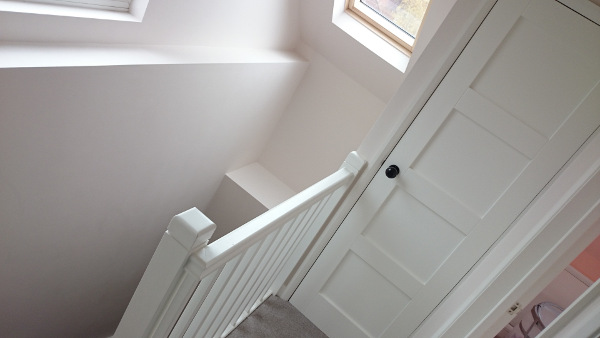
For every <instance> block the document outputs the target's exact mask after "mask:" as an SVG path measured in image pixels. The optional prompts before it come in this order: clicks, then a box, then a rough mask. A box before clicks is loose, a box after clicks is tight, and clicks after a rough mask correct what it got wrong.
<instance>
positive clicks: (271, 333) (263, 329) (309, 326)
mask: <svg viewBox="0 0 600 338" xmlns="http://www.w3.org/2000/svg"><path fill="white" fill-rule="evenodd" d="M269 337H276V338H327V336H326V335H325V334H324V333H323V332H322V331H321V330H319V329H318V328H317V327H316V326H315V325H314V324H313V323H311V322H310V320H308V319H307V318H306V317H304V315H303V314H302V313H300V311H298V310H297V309H296V308H295V307H294V306H293V305H292V304H290V303H289V302H287V301H285V300H283V299H281V298H279V297H277V296H271V297H269V298H268V299H267V300H266V301H265V302H264V303H263V304H261V305H260V306H259V307H258V308H257V309H256V310H254V312H252V314H251V315H250V316H248V318H246V319H245V320H244V321H243V322H242V323H241V324H240V325H238V327H237V328H235V330H233V331H232V332H231V333H230V334H229V335H228V336H227V338H269Z"/></svg>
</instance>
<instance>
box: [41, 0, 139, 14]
mask: <svg viewBox="0 0 600 338" xmlns="http://www.w3.org/2000/svg"><path fill="white" fill-rule="evenodd" d="M30 1H31V2H37V3H46V4H53V5H63V6H75V7H83V8H97V9H103V10H109V11H118V12H128V11H129V5H130V3H131V0H30Z"/></svg>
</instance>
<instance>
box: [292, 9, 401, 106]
mask: <svg viewBox="0 0 600 338" xmlns="http://www.w3.org/2000/svg"><path fill="white" fill-rule="evenodd" d="M332 11H333V0H303V1H302V3H301V5H300V36H301V39H302V41H304V42H305V43H306V44H307V45H309V46H310V47H311V48H312V49H314V50H315V51H317V52H318V53H319V54H321V55H322V56H324V57H325V58H326V59H327V60H329V61H330V62H331V63H333V64H335V66H336V67H337V68H338V69H339V70H341V71H342V72H344V73H345V74H346V75H347V76H348V77H349V78H351V79H353V80H354V81H355V82H356V83H359V84H360V85H361V86H363V87H364V88H365V89H366V90H368V91H369V92H370V93H371V94H372V95H375V96H376V97H378V98H379V100H381V101H383V102H387V101H388V100H389V99H390V98H391V97H392V95H393V94H394V93H395V92H396V90H397V89H398V87H399V86H400V83H401V82H402V79H403V77H404V76H403V74H402V73H401V72H400V71H398V70H397V69H396V68H394V67H392V66H391V65H389V64H388V63H387V62H385V61H383V60H382V59H381V58H379V57H378V56H377V55H375V54H374V53H373V52H371V51H370V50H368V49H367V48H365V47H364V46H362V45H361V44H360V43H358V42H357V41H356V40H354V38H352V37H351V36H349V35H348V34H346V33H345V32H343V31H342V30H341V29H340V28H338V27H337V26H336V25H334V24H333V23H332V22H331V18H332Z"/></svg>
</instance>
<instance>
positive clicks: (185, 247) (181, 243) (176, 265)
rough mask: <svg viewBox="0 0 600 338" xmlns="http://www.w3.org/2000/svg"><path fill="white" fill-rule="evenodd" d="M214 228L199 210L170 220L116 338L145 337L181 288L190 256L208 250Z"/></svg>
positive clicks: (184, 213)
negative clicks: (203, 248)
mask: <svg viewBox="0 0 600 338" xmlns="http://www.w3.org/2000/svg"><path fill="white" fill-rule="evenodd" d="M215 228H216V226H215V224H214V223H213V222H212V221H211V220H210V219H208V217H206V216H205V215H204V214H203V213H201V212H200V211H199V210H198V209H196V208H192V209H189V210H187V211H184V212H182V213H180V214H178V215H176V216H175V217H173V219H172V220H171V222H170V223H169V226H168V227H167V231H166V232H165V233H164V235H163V237H162V239H161V240H160V243H159V244H158V247H157V248H156V251H155V252H154V255H153V256H152V259H151V260H150V263H149V264H148V267H147V268H146V271H145V272H144V275H143V276H142V280H141V281H140V283H139V285H138V287H137V289H136V290H135V293H134V295H133V297H132V298H131V301H130V302H129V306H128V307H127V310H125V314H124V315H123V318H122V319H121V322H120V323H119V326H118V327H117V331H116V332H115V335H114V337H115V338H118V337H123V338H125V337H146V336H148V335H150V334H151V330H152V329H153V327H154V326H155V324H156V321H157V320H158V319H159V317H161V316H162V315H163V309H164V308H165V307H168V306H169V304H167V303H168V302H169V301H170V299H171V298H172V297H171V296H172V294H173V293H174V292H176V291H177V290H176V289H177V288H179V287H180V286H179V285H178V284H180V283H179V281H180V279H181V277H182V275H183V267H184V265H185V263H186V262H187V260H188V257H189V256H190V254H191V253H193V252H195V251H196V250H199V249H201V248H202V247H204V246H206V245H207V243H208V240H209V239H210V237H211V236H212V234H213V232H214V231H215Z"/></svg>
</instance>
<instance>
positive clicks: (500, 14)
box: [291, 0, 600, 338]
mask: <svg viewBox="0 0 600 338" xmlns="http://www.w3.org/2000/svg"><path fill="white" fill-rule="evenodd" d="M599 80H600V27H599V26H598V25H596V24H594V23H593V22H591V21H589V20H587V19H585V18H583V17H582V16H580V15H578V14H577V13H575V12H573V11H571V10H570V9H568V8H567V7H565V6H563V5H561V4H560V3H558V2H555V1H550V0H533V1H531V2H528V1H522V0H508V1H502V0H501V1H499V2H498V3H497V4H496V5H495V7H494V9H493V10H492V12H491V13H490V15H489V16H488V18H487V19H486V20H485V21H484V23H483V24H482V26H481V27H480V28H479V30H478V31H477V33H476V34H475V36H474V37H473V39H472V40H471V42H470V43H469V45H468V46H467V48H466V49H465V50H464V51H463V53H462V54H461V56H460V57H459V58H458V60H457V62H456V63H455V64H454V66H453V67H452V69H451V70H450V72H449V73H448V75H447V76H446V77H445V78H444V80H443V81H442V83H441V84H440V86H439V87H438V89H437V90H436V92H435V93H434V94H433V96H432V97H431V98H430V100H429V101H428V103H427V104H426V106H425V107H424V108H423V110H422V111H421V113H420V114H419V116H418V117H417V119H416V120H415V121H414V122H413V124H412V125H411V127H410V128H409V129H408V131H407V132H406V134H405V135H404V136H403V137H402V139H401V140H400V142H399V143H398V145H397V146H396V148H395V149H394V151H393V152H392V153H391V155H390V156H389V158H388V160H387V161H386V163H385V164H384V165H383V166H382V168H381V170H380V171H379V173H378V174H377V175H376V176H375V178H374V179H373V181H372V182H371V183H370V185H369V186H368V188H367V189H366V190H365V192H364V193H363V195H362V196H361V198H360V199H359V201H358V202H357V204H356V205H355V207H354V208H353V209H352V211H351V212H350V214H349V215H348V217H347V218H346V220H345V221H344V223H343V224H342V226H341V227H340V229H339V230H338V232H337V233H336V234H335V235H334V237H333V239H332V240H331V242H330V244H329V245H328V246H327V247H326V248H325V250H324V252H323V253H322V255H321V256H320V257H319V259H318V260H317V262H316V263H315V265H314V266H313V268H312V269H311V270H310V271H309V273H308V275H307V277H306V278H305V280H304V281H303V282H302V284H301V285H300V287H299V288H298V290H297V291H296V292H295V293H294V295H293V297H292V299H291V302H292V304H294V305H295V306H296V307H297V308H298V309H299V310H300V311H301V312H302V313H303V314H304V315H306V316H307V317H308V318H309V319H310V320H311V321H313V322H314V323H315V324H316V325H317V326H318V327H319V328H321V329H322V330H323V331H324V332H325V333H326V334H327V335H329V336H330V337H332V338H335V337H343V338H347V337H406V336H409V335H410V334H411V333H412V332H413V331H414V330H415V329H416V328H417V327H418V326H419V324H420V323H421V322H422V321H423V320H424V319H425V318H426V317H427V315H428V314H429V313H430V312H431V311H432V310H433V309H434V308H435V307H436V305H437V304H439V302H440V301H441V300H442V299H443V297H444V296H445V295H446V294H448V292H450V290H451V289H452V288H453V287H454V286H455V285H456V284H457V283H458V282H459V281H460V279H461V277H462V276H464V275H465V273H466V272H468V270H469V269H470V268H471V267H472V266H473V265H474V264H475V263H476V262H477V260H478V259H479V258H480V257H481V256H482V255H483V254H484V253H485V251H486V250H487V249H488V248H489V247H490V246H491V245H492V244H493V243H494V241H495V240H496V239H498V237H499V236H500V235H501V234H502V233H503V232H504V231H505V230H506V229H507V227H508V226H509V225H510V224H511V223H512V222H513V221H514V220H515V219H516V218H517V217H518V216H519V214H520V213H521V212H522V211H523V210H524V208H526V206H527V205H528V204H529V203H530V202H531V201H532V200H533V199H534V198H535V196H536V195H537V194H538V192H539V191H540V190H541V189H543V188H544V186H545V185H546V184H547V183H548V182H549V181H550V180H551V179H552V177H553V175H554V174H555V173H556V172H557V171H558V170H559V169H560V168H561V166H562V165H564V163H565V162H567V161H568V160H569V158H570V157H571V156H572V155H573V154H574V153H575V152H576V151H577V149H578V148H579V147H580V145H581V144H582V143H583V142H584V141H585V140H586V138H587V137H588V136H589V135H590V134H591V133H592V132H593V131H594V130H595V129H596V127H597V126H598V125H599V124H600V86H599V85H598V83H599ZM388 109H390V108H388ZM391 109H393V108H391ZM392 164H393V165H397V166H398V167H399V169H400V174H399V175H398V176H397V177H396V178H393V179H390V178H387V177H386V175H385V170H386V169H387V168H388V166H390V165H392Z"/></svg>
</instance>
